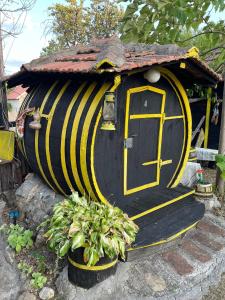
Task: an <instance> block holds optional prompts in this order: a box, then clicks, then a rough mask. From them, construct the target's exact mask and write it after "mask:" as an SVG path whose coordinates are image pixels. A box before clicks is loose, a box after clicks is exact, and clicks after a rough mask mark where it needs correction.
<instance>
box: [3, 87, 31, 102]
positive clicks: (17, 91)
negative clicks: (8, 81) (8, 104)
mask: <svg viewBox="0 0 225 300" xmlns="http://www.w3.org/2000/svg"><path fill="white" fill-rule="evenodd" d="M26 91H27V88H24V87H22V85H18V86H16V87H15V88H13V89H11V90H10V91H9V93H8V95H7V99H8V100H17V99H19V98H20V97H21V95H22V94H24V93H26Z"/></svg>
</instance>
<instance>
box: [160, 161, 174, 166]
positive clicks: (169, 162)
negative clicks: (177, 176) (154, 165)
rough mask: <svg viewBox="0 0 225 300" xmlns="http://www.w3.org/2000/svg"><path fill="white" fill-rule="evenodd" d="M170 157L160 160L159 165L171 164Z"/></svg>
mask: <svg viewBox="0 0 225 300" xmlns="http://www.w3.org/2000/svg"><path fill="white" fill-rule="evenodd" d="M172 162H173V161H172V159H168V160H161V163H160V165H161V166H165V165H168V164H172Z"/></svg>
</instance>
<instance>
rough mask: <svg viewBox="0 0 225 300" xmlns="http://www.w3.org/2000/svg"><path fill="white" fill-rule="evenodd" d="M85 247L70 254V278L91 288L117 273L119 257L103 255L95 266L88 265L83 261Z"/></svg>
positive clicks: (77, 283) (73, 281)
mask: <svg viewBox="0 0 225 300" xmlns="http://www.w3.org/2000/svg"><path fill="white" fill-rule="evenodd" d="M83 253H84V248H78V249H76V250H75V251H74V252H72V251H70V252H69V255H68V278H69V281H70V282H71V283H72V284H74V285H76V286H80V287H83V288H85V289H89V288H91V287H92V286H94V285H96V284H97V283H99V282H101V281H103V280H105V279H106V278H108V277H109V276H111V275H114V274H115V273H116V268H117V258H115V259H114V260H111V259H109V258H107V257H103V258H101V259H100V260H99V262H98V263H97V264H96V265H95V266H91V267H89V266H87V265H86V264H85V263H84V261H83Z"/></svg>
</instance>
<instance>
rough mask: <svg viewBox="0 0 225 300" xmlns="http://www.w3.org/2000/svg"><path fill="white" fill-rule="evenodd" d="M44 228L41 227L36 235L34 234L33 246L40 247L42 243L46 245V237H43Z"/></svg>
mask: <svg viewBox="0 0 225 300" xmlns="http://www.w3.org/2000/svg"><path fill="white" fill-rule="evenodd" d="M44 232H45V230H44V228H41V229H40V230H39V231H38V233H37V236H36V239H35V247H37V248H39V247H42V246H43V245H46V239H45V238H44V236H43V235H44Z"/></svg>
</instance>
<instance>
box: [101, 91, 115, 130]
mask: <svg viewBox="0 0 225 300" xmlns="http://www.w3.org/2000/svg"><path fill="white" fill-rule="evenodd" d="M115 98H116V97H115V93H114V92H109V91H108V92H106V93H105V99H104V103H103V109H102V126H101V129H103V130H116V127H115V124H116V101H115Z"/></svg>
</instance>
